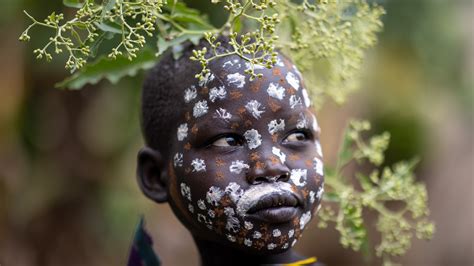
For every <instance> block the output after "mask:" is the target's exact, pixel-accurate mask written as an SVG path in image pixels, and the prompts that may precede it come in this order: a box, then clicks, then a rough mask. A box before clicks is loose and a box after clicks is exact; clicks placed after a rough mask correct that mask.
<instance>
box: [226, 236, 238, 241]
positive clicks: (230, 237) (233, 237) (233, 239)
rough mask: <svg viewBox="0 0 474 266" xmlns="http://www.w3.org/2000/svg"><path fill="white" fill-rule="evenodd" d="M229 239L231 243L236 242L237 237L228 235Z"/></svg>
mask: <svg viewBox="0 0 474 266" xmlns="http://www.w3.org/2000/svg"><path fill="white" fill-rule="evenodd" d="M227 239H228V240H229V241H230V242H235V240H236V239H235V236H233V235H231V234H227Z"/></svg>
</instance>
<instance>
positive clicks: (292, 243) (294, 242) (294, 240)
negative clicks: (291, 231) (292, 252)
mask: <svg viewBox="0 0 474 266" xmlns="http://www.w3.org/2000/svg"><path fill="white" fill-rule="evenodd" d="M295 244H296V239H293V242H291V246H292V247H293V246H295Z"/></svg>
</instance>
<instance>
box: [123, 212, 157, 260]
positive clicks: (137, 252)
mask: <svg viewBox="0 0 474 266" xmlns="http://www.w3.org/2000/svg"><path fill="white" fill-rule="evenodd" d="M160 265H161V261H160V258H159V257H158V255H157V254H156V253H155V251H154V250H153V240H152V239H151V236H150V235H149V234H148V233H147V232H146V230H145V219H144V218H143V217H141V218H140V222H139V223H138V226H137V229H136V230H135V236H134V238H133V243H132V245H131V247H130V255H129V257H128V263H127V266H160Z"/></svg>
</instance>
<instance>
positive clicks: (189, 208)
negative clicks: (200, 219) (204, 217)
mask: <svg viewBox="0 0 474 266" xmlns="http://www.w3.org/2000/svg"><path fill="white" fill-rule="evenodd" d="M188 210H189V212H190V213H194V207H193V205H191V204H188Z"/></svg>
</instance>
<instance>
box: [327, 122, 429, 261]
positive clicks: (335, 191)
mask: <svg viewBox="0 0 474 266" xmlns="http://www.w3.org/2000/svg"><path fill="white" fill-rule="evenodd" d="M368 130H370V124H369V123H368V122H366V121H352V122H351V123H350V125H349V127H348V129H347V131H346V133H345V135H344V139H343V144H342V146H341V149H340V151H339V154H338V163H337V165H336V168H335V169H332V170H331V169H327V171H326V178H325V183H326V185H325V186H326V190H327V193H326V194H325V196H324V199H323V200H324V201H326V202H332V203H336V205H339V206H338V209H337V210H335V209H333V208H332V207H331V206H330V204H325V205H324V207H323V208H322V209H321V211H320V212H319V217H320V221H319V226H320V227H322V228H325V227H327V226H328V224H329V223H330V222H332V223H335V228H336V230H337V231H339V233H340V234H341V239H340V241H341V244H342V245H343V246H344V247H345V248H352V249H353V250H355V251H359V250H360V249H361V248H362V247H363V245H365V244H367V242H368V240H367V239H368V237H367V231H366V229H365V228H366V226H364V218H363V215H362V212H363V210H364V209H366V210H369V211H372V212H375V213H377V224H376V228H377V231H379V232H380V235H381V241H380V243H378V244H377V245H376V247H375V251H376V255H377V256H379V257H382V258H383V260H384V264H385V265H391V263H392V262H391V257H393V256H400V255H403V254H405V253H406V251H407V250H408V248H409V247H410V245H411V240H412V238H413V237H414V236H416V237H417V238H420V239H430V238H431V237H432V235H433V233H434V230H435V227H434V224H433V223H432V222H431V221H429V220H428V215H429V210H428V207H427V200H428V199H427V197H428V196H427V191H426V187H425V186H424V184H421V183H419V182H417V181H416V178H415V176H414V174H413V170H414V167H415V165H416V160H412V161H408V162H399V163H397V164H395V165H394V166H393V167H384V168H383V170H382V172H380V171H379V170H378V169H375V170H373V171H372V172H371V173H370V174H369V175H365V174H362V173H356V175H355V177H356V178H355V180H351V179H349V178H347V177H346V176H344V172H343V170H344V167H345V166H346V165H347V164H348V163H350V162H351V161H353V160H355V161H356V162H359V163H362V162H365V161H367V162H369V163H371V164H372V165H374V166H375V167H379V166H380V165H381V164H382V163H383V161H384V154H383V153H384V152H385V150H386V149H387V147H388V144H389V138H390V137H389V135H388V133H383V134H381V135H377V136H374V137H372V138H371V139H370V140H369V141H364V139H363V138H362V134H363V133H364V132H366V131H368ZM352 181H355V182H356V183H357V185H358V186H360V188H361V189H356V188H355V187H356V186H354V185H353V183H352ZM394 202H396V203H398V204H399V205H402V207H401V209H397V210H393V209H392V208H389V207H387V204H388V203H394Z"/></svg>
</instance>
